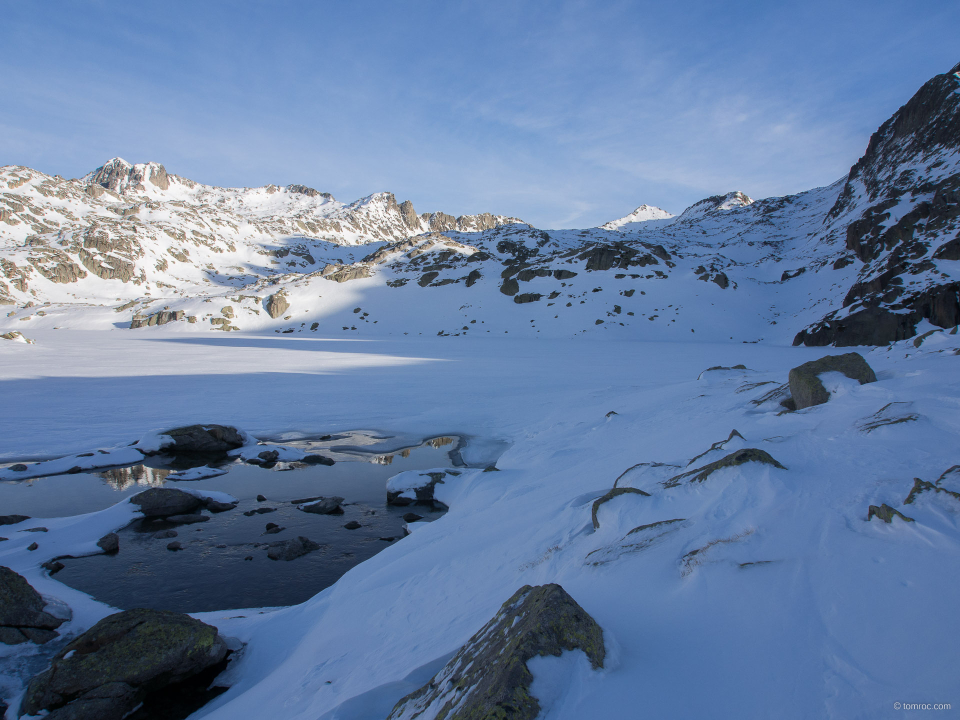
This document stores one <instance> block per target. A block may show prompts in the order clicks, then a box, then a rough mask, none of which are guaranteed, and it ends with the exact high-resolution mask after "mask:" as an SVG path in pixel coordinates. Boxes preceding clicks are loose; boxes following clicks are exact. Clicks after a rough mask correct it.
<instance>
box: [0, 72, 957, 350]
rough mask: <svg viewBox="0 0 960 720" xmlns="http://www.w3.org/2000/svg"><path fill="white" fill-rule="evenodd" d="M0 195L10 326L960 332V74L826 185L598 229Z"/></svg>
mask: <svg viewBox="0 0 960 720" xmlns="http://www.w3.org/2000/svg"><path fill="white" fill-rule="evenodd" d="M0 188H2V189H3V192H2V193H0V303H2V304H6V305H8V306H11V308H10V310H9V311H8V315H7V317H6V318H5V319H4V321H3V327H5V328H6V329H8V330H20V331H26V332H29V329H30V328H32V327H40V328H46V327H54V328H66V327H110V328H112V327H118V328H130V327H132V328H134V329H137V328H141V327H144V326H146V327H148V328H149V327H154V326H157V325H165V324H170V323H171V322H177V323H180V325H178V326H177V327H182V328H183V329H184V330H189V331H191V332H200V331H210V330H216V331H231V330H263V329H273V330H275V331H276V332H278V333H296V332H339V333H343V332H347V333H352V334H357V335H369V334H377V333H401V332H406V333H412V332H416V333H421V334H422V333H425V332H427V333H431V334H432V333H434V332H435V333H436V334H439V335H458V334H464V333H472V334H475V333H476V332H477V331H478V328H477V327H471V326H477V325H478V324H479V325H481V326H482V330H483V331H484V332H513V333H518V332H519V333H524V334H529V333H540V334H541V335H552V336H570V335H576V334H588V333H594V332H613V333H623V334H624V337H629V338H650V339H678V338H680V337H682V336H683V334H684V333H688V334H689V333H690V332H693V333H695V334H698V335H697V339H698V340H704V339H708V340H709V339H713V338H715V339H723V340H727V339H729V338H733V339H736V340H742V341H744V342H756V341H760V340H764V341H773V342H793V343H794V344H805V345H829V344H835V345H837V346H849V345H882V344H886V343H889V342H891V341H895V340H900V339H904V338H908V337H912V336H914V335H916V334H918V333H920V332H923V331H924V330H925V329H926V328H927V327H928V326H929V327H940V328H946V327H953V326H956V325H957V324H958V323H960V301H958V289H960V266H958V264H957V261H958V260H960V235H958V227H960V225H958V216H960V194H958V193H960V65H958V66H956V67H954V68H952V69H951V70H950V71H949V72H946V73H944V74H942V75H937V76H935V77H934V78H932V79H931V80H929V81H928V82H927V83H925V84H924V85H923V87H921V88H920V89H919V91H918V92H917V93H916V94H915V95H914V96H913V98H911V99H910V100H909V101H908V102H907V103H906V104H905V105H904V106H903V107H901V108H900V109H899V110H898V111H897V112H896V113H894V115H893V116H892V117H891V118H890V119H889V120H887V121H886V122H885V123H883V125H881V127H880V128H879V129H878V130H877V131H876V132H875V133H874V134H873V136H872V137H871V139H870V142H869V145H868V147H867V149H866V152H865V153H864V155H863V157H862V158H860V160H859V161H857V163H856V164H854V166H853V167H852V168H851V169H850V172H849V174H848V175H847V177H845V178H841V179H840V180H838V181H837V182H835V183H833V184H832V185H830V186H828V187H823V188H816V189H813V190H809V191H806V192H802V193H798V194H796V195H789V196H786V197H775V198H767V199H763V200H752V199H751V198H749V197H747V196H746V195H744V194H743V193H740V192H730V193H726V194H720V195H716V196H712V197H709V198H705V199H704V200H701V201H700V202H697V203H695V204H694V205H692V206H690V207H689V208H686V209H685V210H684V211H683V212H682V213H680V214H679V215H677V216H673V215H671V214H670V213H669V212H666V211H664V210H661V209H660V208H654V207H649V206H647V205H641V206H640V207H638V208H637V209H636V210H635V211H634V212H632V213H630V214H629V215H627V216H625V217H623V218H620V219H617V220H613V221H611V222H608V223H606V224H604V225H602V226H601V227H598V228H587V229H582V230H543V229H538V228H534V227H532V226H530V225H528V224H526V223H523V222H522V221H521V220H519V219H518V218H513V217H506V216H502V215H494V214H490V213H480V214H477V215H463V216H460V217H453V216H451V215H447V214H445V213H442V212H434V213H422V214H418V213H417V212H416V211H415V209H414V207H413V204H412V203H411V202H410V201H404V202H400V203H398V202H397V201H396V198H395V196H394V195H393V194H392V193H389V192H380V193H375V194H373V195H369V196H367V197H365V198H361V199H360V200H356V201H354V202H351V203H349V204H344V203H341V202H339V201H337V200H335V199H334V198H333V196H332V195H330V194H329V193H324V192H319V191H317V190H314V189H312V188H309V187H306V186H303V185H288V186H286V187H278V186H274V185H267V186H264V187H259V188H218V187H212V186H208V185H203V184H200V183H197V182H194V181H192V180H188V179H186V178H182V177H179V176H177V175H173V174H170V173H168V172H167V171H166V169H165V168H164V166H163V165H160V164H158V163H152V162H151V163H145V164H135V165H131V164H130V163H127V162H126V161H124V160H122V159H120V158H114V159H112V160H110V161H109V162H107V163H105V164H104V165H102V166H101V167H99V168H97V169H96V170H94V171H93V172H91V173H90V174H88V175H86V176H84V177H83V178H80V179H72V180H67V179H64V178H62V177H60V176H50V175H46V174H44V173H41V172H39V171H36V170H32V169H29V168H25V167H20V166H6V167H3V168H0ZM211 304H212V305H211ZM357 306H359V311H357V312H355V309H356V308H357ZM734 317H736V318H737V322H736V323H733V322H732V321H731V319H732V318H734ZM414 318H415V321H414ZM291 321H293V322H291ZM374 325H377V326H378V327H374ZM142 331H145V332H149V331H150V330H142Z"/></svg>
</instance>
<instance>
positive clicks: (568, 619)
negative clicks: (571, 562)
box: [387, 583, 606, 720]
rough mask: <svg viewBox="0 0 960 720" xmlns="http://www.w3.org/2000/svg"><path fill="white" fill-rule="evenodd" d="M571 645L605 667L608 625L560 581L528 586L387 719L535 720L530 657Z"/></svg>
mask: <svg viewBox="0 0 960 720" xmlns="http://www.w3.org/2000/svg"><path fill="white" fill-rule="evenodd" d="M564 650H582V651H583V652H584V654H586V656H587V658H588V659H589V660H590V664H591V665H592V666H593V668H594V669H597V668H602V667H603V661H604V658H605V656H606V649H605V647H604V644H603V630H602V629H601V628H600V626H599V625H597V623H596V622H595V621H594V620H593V618H591V617H590V616H589V615H588V614H587V612H586V611H585V610H584V609H583V608H582V607H580V606H579V605H578V604H577V602H576V601H575V600H574V599H573V598H572V597H570V596H569V595H568V594H567V593H566V591H565V590H564V589H563V588H562V587H560V586H559V585H556V584H553V583H551V584H549V585H540V586H537V587H531V586H529V585H524V586H523V587H522V588H520V589H519V590H518V591H517V592H516V593H515V594H514V595H513V597H511V598H510V599H509V600H507V601H506V602H505V603H504V604H503V606H502V607H501V608H500V610H499V612H497V614H496V615H495V616H494V617H493V619H492V620H490V622H488V623H487V624H486V625H484V626H483V628H482V629H481V630H480V632H478V633H477V634H476V635H474V636H473V637H472V638H470V640H469V641H467V643H466V644H465V645H464V646H463V647H461V648H460V650H459V651H457V654H456V655H454V657H453V659H452V660H450V662H448V663H447V664H446V665H445V666H444V667H443V669H442V670H440V672H438V673H437V674H436V675H435V676H434V677H433V679H432V680H430V682H429V683H427V684H426V685H424V686H423V687H422V688H420V689H419V690H417V691H416V692H414V693H411V694H410V695H407V696H406V697H405V698H403V699H402V700H400V702H398V703H397V704H396V706H394V708H393V711H392V712H391V713H390V715H389V717H388V719H387V720H415V719H416V718H423V719H425V718H435V719H436V720H506V719H507V718H509V719H510V720H533V719H534V718H536V717H537V715H538V714H539V713H540V703H539V702H538V701H537V698H535V697H534V696H533V695H531V694H530V684H531V682H533V675H532V674H531V673H530V670H529V669H528V668H527V661H528V660H530V659H531V658H533V657H536V656H543V655H553V656H559V655H560V654H561V653H563V651H564Z"/></svg>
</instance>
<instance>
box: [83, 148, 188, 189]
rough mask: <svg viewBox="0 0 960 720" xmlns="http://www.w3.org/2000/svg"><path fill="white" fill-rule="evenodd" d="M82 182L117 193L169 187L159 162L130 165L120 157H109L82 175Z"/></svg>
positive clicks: (165, 174)
mask: <svg viewBox="0 0 960 720" xmlns="http://www.w3.org/2000/svg"><path fill="white" fill-rule="evenodd" d="M83 182H86V183H88V184H90V185H99V186H100V187H102V188H104V189H106V190H111V191H113V192H115V193H117V194H118V195H126V194H128V192H135V193H145V192H146V193H149V191H150V189H151V187H152V188H155V189H158V190H166V189H167V188H168V187H170V179H169V178H168V176H167V171H166V169H165V168H164V167H163V165H161V164H160V163H156V162H148V163H138V164H136V165H131V164H130V163H128V162H127V161H126V160H124V159H123V158H120V157H115V158H111V159H110V160H108V161H107V162H105V163H104V164H103V165H101V166H100V167H98V168H97V169H96V170H94V171H93V172H91V173H89V174H87V175H85V176H84V177H83Z"/></svg>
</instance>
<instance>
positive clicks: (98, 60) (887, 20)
mask: <svg viewBox="0 0 960 720" xmlns="http://www.w3.org/2000/svg"><path fill="white" fill-rule="evenodd" d="M47 9H48V8H46V7H45V6H38V5H34V4H29V3H27V4H22V5H20V6H17V7H13V8H9V9H8V13H7V17H6V18H5V23H4V24H3V25H2V26H0V43H2V44H3V46H4V47H5V48H6V52H5V53H4V55H3V57H2V58H0V93H2V96H3V97H4V103H3V104H2V106H0V164H20V165H28V166H31V167H35V168H37V169H39V170H42V171H44V172H48V173H59V174H61V175H64V176H78V175H82V174H84V173H86V172H89V171H90V170H92V169H93V168H95V167H96V166H98V165H99V164H101V163H102V162H103V161H104V160H106V159H108V158H110V157H113V156H115V155H120V156H122V157H125V158H126V159H127V160H130V161H133V162H142V161H146V160H156V161H159V162H162V163H164V164H165V165H166V166H167V168H168V170H169V171H171V172H174V173H177V174H180V175H184V176H186V177H190V178H192V179H194V180H197V181H200V182H205V183H209V184H217V185H239V186H255V185H264V184H267V183H270V182H272V183H277V184H286V183H292V182H297V183H304V184H307V185H311V186H314V187H317V188H318V189H322V190H324V191H328V192H332V193H333V194H334V195H335V196H337V197H338V198H339V199H341V200H345V201H350V200H353V199H355V198H357V197H361V196H364V195H368V194H370V193H372V192H376V191H380V190H390V191H393V192H394V193H396V194H397V196H398V197H399V198H401V199H410V200H412V201H413V202H414V205H415V206H416V207H417V209H418V210H420V211H434V210H443V211H445V212H449V213H453V214H461V213H472V212H480V211H491V212H496V213H501V214H505V215H514V216H517V217H522V218H524V219H525V220H527V221H528V222H531V223H533V224H535V225H537V226H540V227H546V228H551V227H570V226H580V227H588V226H593V225H598V224H601V223H603V222H606V221H607V220H610V219H612V218H615V217H619V216H622V215H625V214H627V213H628V212H630V211H631V210H632V209H633V208H634V207H636V206H637V205H640V204H642V203H648V204H653V205H659V206H661V207H664V208H665V209H668V210H670V211H672V212H675V213H676V212H679V211H681V210H682V209H683V208H684V207H686V206H687V205H689V204H691V203H693V202H695V201H697V200H698V199H700V198H702V197H704V196H706V195H710V194H715V193H719V192H725V191H729V190H735V189H736V190H742V191H744V192H746V193H747V194H749V195H752V196H755V197H764V196H769V195H775V194H785V193H790V192H797V191H801V190H805V189H808V188H811V187H814V186H817V185H824V184H828V183H830V182H832V181H834V180H836V179H837V178H839V177H840V176H842V175H843V174H844V173H845V172H846V171H847V169H848V168H849V167H850V165H851V164H852V163H853V162H855V161H856V159H857V157H858V156H859V154H860V153H862V151H863V149H864V148H865V146H866V142H867V140H868V138H869V135H870V133H871V132H872V131H873V130H874V129H876V127H877V126H878V125H879V124H880V123H881V122H882V121H883V120H884V119H886V117H888V116H889V115H890V113H891V112H893V111H894V110H895V109H896V108H897V107H898V106H899V105H900V104H902V103H903V102H905V101H906V100H907V99H908V98H909V97H910V95H911V94H912V93H913V92H914V91H915V90H916V89H917V88H918V87H919V86H920V85H921V84H922V83H923V82H924V81H925V80H926V79H928V78H929V77H930V76H931V75H933V74H936V73H938V72H943V71H945V70H946V69H947V68H949V67H950V66H952V65H953V64H954V63H956V61H957V60H960V57H958V58H955V57H952V56H951V54H950V53H951V52H952V50H951V48H952V47H953V42H952V39H951V38H952V35H951V28H953V27H957V26H960V7H957V6H956V4H955V3H951V2H946V1H939V0H929V2H927V3H926V4H925V7H924V12H923V13H917V12H915V10H914V9H911V8H909V7H906V6H905V5H904V4H903V3H899V2H895V1H894V0H873V1H872V2H869V3H867V2H862V3H856V2H852V3H848V4H844V5H842V6H837V5H835V4H829V3H826V2H822V1H821V0H810V2H807V3H804V4H802V5H798V6H792V5H791V6H787V5H781V4H773V3H760V2H742V3H739V4H733V5H727V6H724V8H723V10H717V6H716V5H715V4H714V3H709V2H705V1H700V0H689V1H688V2H680V3H673V4H670V5H669V6H666V5H664V4H662V3H644V2H610V3H602V4H600V3H585V2H578V1H574V0H567V1H560V2H546V1H542V2H541V1H538V0H529V1H528V2H522V3H506V2H499V1H496V0H488V1H487V2H482V3H481V2H474V1H472V0H470V1H466V0H464V1H461V2H434V1H432V0H424V2H421V3H417V4H416V5H413V6H411V5H403V6H401V4H393V3H382V2H372V1H367V0H357V2H354V3H349V4H347V3H316V4H314V3H300V2H290V1H288V2H284V1H282V0H279V1H278V2H276V3H270V4H262V3H257V2H250V1H248V0H236V2H233V3H229V4H227V3H219V2H211V3H204V4H200V5H197V4H192V5H189V6H188V5H187V4H186V3H185V2H183V0H172V1H171V2H170V3H167V4H164V5H149V6H144V7H141V6H139V5H124V6H117V5H115V4H112V3H97V2H91V3H87V4H83V5H81V4H79V3H78V4H74V5H63V6H60V11H59V12H58V13H57V14H55V15H54V14H51V13H49V12H47ZM188 9H189V12H187V10H188ZM38 49H42V52H38Z"/></svg>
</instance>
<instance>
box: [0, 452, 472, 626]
mask: <svg viewBox="0 0 960 720" xmlns="http://www.w3.org/2000/svg"><path fill="white" fill-rule="evenodd" d="M445 440H446V441H445ZM455 448H456V444H455V443H454V442H451V441H449V440H447V439H446V438H443V439H440V442H437V443H435V442H432V441H429V440H428V441H424V442H423V443H422V444H420V445H418V446H416V447H408V448H405V449H403V450H400V449H397V450H394V451H393V452H390V453H386V452H383V448H382V446H381V448H380V451H381V454H372V453H369V454H368V453H360V452H357V451H354V454H351V455H350V456H349V457H350V458H351V460H353V462H337V463H336V464H335V465H332V466H326V465H310V464H305V463H278V464H276V465H275V466H274V467H272V468H264V467H262V466H258V465H249V464H246V463H243V462H240V461H237V462H234V463H231V464H229V465H227V466H224V467H225V468H229V472H228V473H227V474H226V475H221V476H218V477H212V478H206V479H203V480H199V481H192V482H178V481H176V480H171V479H167V480H166V483H165V484H166V487H179V488H183V489H191V490H192V489H196V490H217V491H225V492H228V493H230V494H231V495H233V496H234V497H236V498H238V500H239V505H238V507H237V508H236V509H234V510H230V511H227V512H222V513H217V514H213V515H210V516H209V520H208V521H207V522H203V523H197V524H194V525H190V524H187V525H174V524H171V523H169V522H167V521H163V520H137V521H135V522H134V523H133V524H131V525H130V526H128V527H126V528H124V529H122V530H119V531H118V535H119V537H120V550H119V552H118V553H116V554H112V555H102V554H101V555H93V556H90V557H84V558H75V559H68V558H62V559H61V562H63V564H64V565H65V567H64V568H63V569H62V570H60V571H59V572H57V573H56V575H55V576H54V577H55V579H57V580H59V581H60V582H63V583H65V584H67V585H69V586H71V587H73V588H76V589H78V590H81V591H82V592H86V593H89V594H90V595H92V596H93V597H95V598H97V599H98V600H101V601H103V602H106V603H108V604H110V605H113V606H114V607H118V608H132V607H150V608H156V609H164V610H174V611H178V612H201V611H208V610H222V609H227V608H249V607H268V606H277V605H290V604H294V603H300V602H303V601H304V600H306V599H308V598H310V597H312V596H313V595H315V594H316V593H318V592H319V591H321V590H322V589H324V588H325V587H328V586H330V585H331V584H333V583H334V582H336V581H337V579H339V578H340V577H341V576H342V575H343V574H344V573H345V572H347V571H348V570H349V569H350V568H352V567H355V566H356V565H357V564H359V563H360V562H363V561H364V560H366V559H368V558H371V557H373V556H374V555H376V554H377V553H379V552H380V551H381V550H383V549H385V548H388V547H390V546H391V545H392V544H393V543H395V542H397V541H399V540H400V539H401V538H402V537H403V535H404V530H403V526H404V524H405V523H406V522H407V520H405V519H404V515H406V514H408V513H410V512H415V513H416V514H417V515H419V516H423V518H424V519H426V520H433V519H436V518H438V517H439V516H440V515H441V514H442V513H443V508H442V507H439V506H414V507H394V506H389V505H387V504H386V482H387V480H388V479H389V478H390V477H392V476H393V475H395V474H397V473H398V472H403V471H415V470H420V471H424V470H427V469H431V468H437V467H451V465H452V464H453V457H452V454H453V453H452V451H453V449H455ZM344 456H346V454H344ZM161 473H163V474H162V475H161ZM108 476H109V478H112V479H113V480H110V479H108ZM161 477H163V478H167V477H168V474H167V473H164V471H158V470H156V469H151V468H142V469H139V470H135V469H134V468H127V469H125V471H110V472H105V473H99V474H93V473H88V474H85V473H79V474H76V475H67V476H51V477H48V478H45V479H43V480H42V481H41V482H39V483H37V485H36V486H35V487H34V492H35V490H36V489H39V486H43V485H44V484H45V483H51V485H50V487H54V486H55V483H58V482H62V483H63V486H62V487H70V488H74V489H76V491H77V492H78V497H80V496H82V497H84V501H85V502H87V496H88V495H89V496H90V497H91V498H92V497H96V499H97V501H98V502H100V503H102V505H101V507H107V506H109V505H111V504H113V503H114V502H116V501H117V499H118V498H119V497H122V496H125V495H126V496H129V495H132V494H134V493H136V492H140V491H141V490H142V487H141V486H140V485H141V482H146V480H147V478H154V479H155V480H159V478H161ZM137 478H139V479H140V480H139V481H138V480H137ZM123 482H128V483H130V484H129V485H128V486H127V489H125V490H120V484H119V483H123ZM159 482H162V480H159ZM108 483H109V484H108ZM2 490H3V488H0V504H3V500H4V498H3V492H2ZM118 490H120V491H119V492H118ZM331 495H338V496H340V497H343V498H345V501H344V503H343V506H342V509H343V514H341V515H316V514H312V513H306V512H303V511H301V510H299V509H298V506H297V504H295V503H294V502H293V501H294V500H296V499H297V498H305V497H317V496H331ZM25 499H26V498H24V500H25ZM39 499H40V498H38V500H39ZM43 500H44V502H45V503H50V502H56V503H58V504H59V503H60V499H59V498H51V497H50V496H49V495H46V494H45V497H44V498H43ZM72 502H77V500H76V498H75V499H74V500H73V501H72ZM15 509H19V506H17V507H14V506H13V505H11V510H15ZM57 509H59V506H58V508H57ZM90 509H93V508H90ZM25 514H31V513H25ZM268 523H269V524H268ZM271 525H275V526H276V527H274V528H271ZM277 528H279V529H277ZM166 530H173V531H175V532H176V533H177V535H176V537H175V540H176V542H178V543H180V545H181V550H179V551H177V552H173V551H171V550H168V549H167V546H168V544H169V543H170V542H171V538H170V536H167V535H166V534H165V533H164V534H161V535H158V534H157V533H158V532H159V531H166ZM299 536H303V537H306V538H309V539H310V540H312V541H313V542H315V543H317V544H318V545H320V549H318V550H315V551H313V552H311V553H308V554H307V555H305V556H303V557H300V558H297V559H296V560H293V561H290V562H285V561H276V560H271V559H270V558H269V557H268V544H269V543H271V542H282V541H287V540H292V539H294V538H297V537H299Z"/></svg>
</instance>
